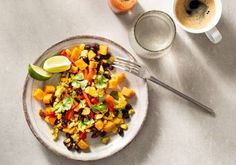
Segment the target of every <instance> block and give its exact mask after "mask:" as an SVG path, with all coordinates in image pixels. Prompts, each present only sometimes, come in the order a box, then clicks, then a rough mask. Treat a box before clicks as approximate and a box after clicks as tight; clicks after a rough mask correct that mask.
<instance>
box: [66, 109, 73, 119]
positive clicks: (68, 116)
mask: <svg viewBox="0 0 236 165" xmlns="http://www.w3.org/2000/svg"><path fill="white" fill-rule="evenodd" d="M73 116H74V110H73V109H71V110H69V111H66V114H65V119H66V120H70V119H72V118H73Z"/></svg>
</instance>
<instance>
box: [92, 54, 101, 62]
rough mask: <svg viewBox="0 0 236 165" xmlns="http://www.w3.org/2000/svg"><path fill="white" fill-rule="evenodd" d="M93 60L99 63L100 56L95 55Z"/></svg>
mask: <svg viewBox="0 0 236 165" xmlns="http://www.w3.org/2000/svg"><path fill="white" fill-rule="evenodd" d="M94 60H95V61H97V62H99V61H101V60H102V56H101V55H100V54H97V55H96V57H94Z"/></svg>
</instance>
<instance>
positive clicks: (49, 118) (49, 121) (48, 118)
mask: <svg viewBox="0 0 236 165" xmlns="http://www.w3.org/2000/svg"><path fill="white" fill-rule="evenodd" d="M56 119H57V118H56V117H51V116H46V117H45V118H44V120H45V121H46V122H47V123H48V124H51V125H54V124H55V121H56Z"/></svg>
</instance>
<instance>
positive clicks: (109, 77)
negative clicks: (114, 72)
mask: <svg viewBox="0 0 236 165" xmlns="http://www.w3.org/2000/svg"><path fill="white" fill-rule="evenodd" d="M103 75H104V77H106V78H107V79H109V80H110V79H111V75H110V74H109V73H104V74H103Z"/></svg>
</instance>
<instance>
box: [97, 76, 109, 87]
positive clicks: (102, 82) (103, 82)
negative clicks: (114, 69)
mask: <svg viewBox="0 0 236 165" xmlns="http://www.w3.org/2000/svg"><path fill="white" fill-rule="evenodd" d="M96 80H97V83H96V84H95V86H96V88H98V89H102V88H106V87H107V81H108V79H107V78H106V77H105V76H103V75H97V76H96Z"/></svg>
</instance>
